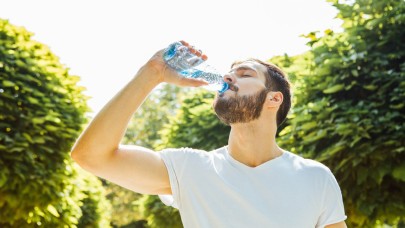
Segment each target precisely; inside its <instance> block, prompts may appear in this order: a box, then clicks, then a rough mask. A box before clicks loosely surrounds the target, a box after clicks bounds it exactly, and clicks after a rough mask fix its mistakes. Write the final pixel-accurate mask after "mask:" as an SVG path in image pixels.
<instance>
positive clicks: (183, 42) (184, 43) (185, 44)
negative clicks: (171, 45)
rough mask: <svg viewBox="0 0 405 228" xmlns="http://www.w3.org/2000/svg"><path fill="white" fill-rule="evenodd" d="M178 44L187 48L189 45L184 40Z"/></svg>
mask: <svg viewBox="0 0 405 228" xmlns="http://www.w3.org/2000/svg"><path fill="white" fill-rule="evenodd" d="M180 43H181V44H183V45H184V46H187V47H188V46H189V44H188V43H187V42H186V41H184V40H180Z"/></svg>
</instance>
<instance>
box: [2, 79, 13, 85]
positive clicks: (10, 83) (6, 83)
mask: <svg viewBox="0 0 405 228" xmlns="http://www.w3.org/2000/svg"><path fill="white" fill-rule="evenodd" d="M2 84H3V86H4V87H14V86H15V83H14V82H12V81H8V80H3V82H2Z"/></svg>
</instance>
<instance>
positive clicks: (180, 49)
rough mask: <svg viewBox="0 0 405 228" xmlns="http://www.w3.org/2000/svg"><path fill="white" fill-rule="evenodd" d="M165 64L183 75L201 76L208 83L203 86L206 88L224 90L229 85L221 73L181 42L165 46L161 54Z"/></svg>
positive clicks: (221, 91) (190, 76)
mask: <svg viewBox="0 0 405 228" xmlns="http://www.w3.org/2000/svg"><path fill="white" fill-rule="evenodd" d="M163 60H164V61H165V62H166V64H167V65H168V66H169V67H170V68H172V69H174V70H175V71H177V72H178V73H179V74H181V75H183V76H184V77H189V78H201V79H204V80H205V81H207V82H208V83H209V85H207V86H203V87H204V88H206V89H208V90H213V91H219V92H220V93H223V92H225V91H226V90H228V89H229V85H228V84H227V83H226V82H225V81H224V79H223V75H222V74H220V73H219V72H218V71H217V70H216V69H215V68H214V67H212V66H210V65H209V64H207V63H205V62H204V60H203V59H202V58H201V57H199V56H197V55H196V54H194V53H192V52H190V50H189V49H188V47H186V46H184V45H183V44H182V43H181V42H175V43H173V44H171V45H169V47H167V48H166V50H165V51H164V54H163Z"/></svg>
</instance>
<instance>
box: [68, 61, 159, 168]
mask: <svg viewBox="0 0 405 228" xmlns="http://www.w3.org/2000/svg"><path fill="white" fill-rule="evenodd" d="M159 83H160V81H159V79H158V77H156V75H154V72H153V71H152V70H151V69H150V68H141V69H140V70H139V72H138V73H137V74H136V76H135V77H134V78H133V79H132V80H131V81H130V82H129V83H128V84H127V85H126V86H125V87H124V88H123V89H121V91H119V92H118V93H117V94H116V95H115V96H114V97H113V98H112V99H111V100H110V101H109V102H108V103H107V104H106V105H105V106H104V107H103V109H102V110H101V111H100V112H99V113H98V114H97V115H96V116H95V117H94V119H93V120H92V121H91V123H90V124H89V125H88V127H87V128H86V129H85V131H84V132H83V133H82V134H81V136H80V137H79V139H78V140H77V141H76V143H75V145H74V146H73V148H72V157H73V158H74V159H75V160H76V161H77V162H79V163H80V162H99V161H102V160H104V159H108V157H110V156H111V155H112V154H113V153H114V151H115V150H116V149H117V148H118V146H119V143H120V141H121V139H122V137H123V136H124V134H125V131H126V128H127V125H128V122H129V121H130V119H131V117H132V116H133V114H134V113H135V111H136V110H137V109H138V108H139V107H140V106H141V104H142V103H143V101H144V100H145V99H146V97H147V96H148V95H149V93H150V92H151V91H152V90H153V89H154V88H155V87H156V86H157V85H158V84H159ZM95 160H97V161H95Z"/></svg>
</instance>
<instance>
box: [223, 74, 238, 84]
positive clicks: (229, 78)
mask: <svg viewBox="0 0 405 228" xmlns="http://www.w3.org/2000/svg"><path fill="white" fill-rule="evenodd" d="M224 81H225V82H226V83H230V84H234V83H235V82H236V79H235V77H234V76H233V75H232V74H225V75H224Z"/></svg>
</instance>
